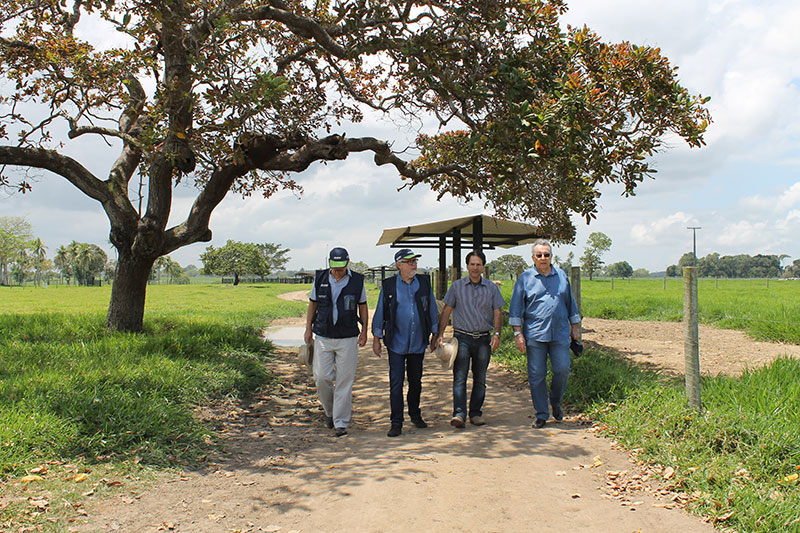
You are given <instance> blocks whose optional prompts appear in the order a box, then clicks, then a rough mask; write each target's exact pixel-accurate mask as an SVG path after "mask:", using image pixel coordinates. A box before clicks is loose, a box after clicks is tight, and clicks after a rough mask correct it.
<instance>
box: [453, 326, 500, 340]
mask: <svg viewBox="0 0 800 533" xmlns="http://www.w3.org/2000/svg"><path fill="white" fill-rule="evenodd" d="M453 331H455V332H456V333H461V334H462V335H469V336H470V337H472V338H473V339H479V338H481V337H485V336H486V335H488V334H489V333H491V332H492V330H488V331H464V330H463V329H456V328H453Z"/></svg>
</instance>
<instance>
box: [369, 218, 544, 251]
mask: <svg viewBox="0 0 800 533" xmlns="http://www.w3.org/2000/svg"><path fill="white" fill-rule="evenodd" d="M478 218H479V219H480V222H481V225H482V229H483V231H482V234H483V238H482V241H483V247H484V248H489V249H491V248H495V247H500V248H511V247H513V246H519V245H520V244H528V243H532V242H534V241H535V240H536V239H540V238H543V237H544V234H543V233H542V231H541V229H540V228H539V227H538V226H534V225H532V224H525V223H522V222H514V221H513V220H506V219H502V218H496V217H492V216H489V215H472V216H468V217H461V218H453V219H450V220H440V221H437V222H429V223H426V224H417V225H415V226H406V227H402V228H393V229H385V230H383V234H382V235H381V238H380V239H379V240H378V243H377V246H380V245H382V244H390V245H391V247H392V248H402V247H404V246H414V247H418V248H438V246H439V237H440V236H443V235H444V236H445V237H448V236H449V237H451V238H452V237H453V235H454V233H455V232H456V230H460V237H461V240H462V241H472V240H473V239H474V235H473V229H474V227H475V222H476V219H478ZM449 246H452V244H451V243H448V247H449Z"/></svg>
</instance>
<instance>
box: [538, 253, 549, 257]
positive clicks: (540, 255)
mask: <svg viewBox="0 0 800 533" xmlns="http://www.w3.org/2000/svg"><path fill="white" fill-rule="evenodd" d="M536 257H550V254H548V253H547V252H545V253H542V254H536Z"/></svg>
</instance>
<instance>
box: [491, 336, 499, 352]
mask: <svg viewBox="0 0 800 533" xmlns="http://www.w3.org/2000/svg"><path fill="white" fill-rule="evenodd" d="M490 346H491V347H492V351H495V350H496V349H498V348H499V347H500V335H492V342H491V344H490Z"/></svg>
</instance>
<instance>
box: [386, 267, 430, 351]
mask: <svg viewBox="0 0 800 533" xmlns="http://www.w3.org/2000/svg"><path fill="white" fill-rule="evenodd" d="M396 278H397V315H396V317H395V324H394V327H395V331H394V335H393V336H392V339H391V346H389V345H387V346H386V348H387V349H389V350H391V351H393V352H395V353H399V354H408V353H423V352H424V351H425V348H426V347H427V346H428V342H429V340H430V339H427V338H425V337H424V336H423V333H424V332H423V327H422V323H421V321H420V317H419V313H418V310H417V303H416V300H415V299H414V295H415V294H416V292H417V291H418V290H419V281H418V280H417V278H416V276H414V278H413V279H412V280H411V283H407V282H405V281H403V278H401V277H400V276H396ZM383 297H384V296H383V291H381V295H380V296H379V297H378V305H377V306H376V307H375V314H374V315H373V316H372V335H374V336H375V337H378V338H379V339H382V338H383V334H384V331H383V328H382V324H383V320H384V317H383ZM428 301H429V302H430V304H429V305H428V313H429V314H430V320H431V327H432V333H436V332H438V331H439V325H438V320H439V313H438V310H437V308H436V297H435V296H434V294H433V288H431V293H430V297H429V300H428Z"/></svg>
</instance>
